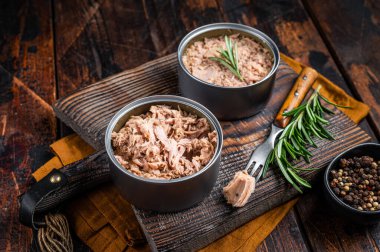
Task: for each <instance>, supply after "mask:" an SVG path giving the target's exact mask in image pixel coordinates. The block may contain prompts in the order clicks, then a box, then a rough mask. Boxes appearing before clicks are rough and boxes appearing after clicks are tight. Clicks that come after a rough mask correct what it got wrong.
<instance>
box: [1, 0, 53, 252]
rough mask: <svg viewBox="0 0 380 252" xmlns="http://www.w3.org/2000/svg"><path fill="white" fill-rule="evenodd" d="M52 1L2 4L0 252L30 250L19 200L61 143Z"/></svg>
mask: <svg viewBox="0 0 380 252" xmlns="http://www.w3.org/2000/svg"><path fill="white" fill-rule="evenodd" d="M50 10H51V6H50V2H49V1H39V0H38V1H22V0H15V1H2V2H1V3H0V184H1V191H0V209H1V215H0V250H1V251H27V250H28V248H29V246H30V242H31V230H30V229H28V228H26V227H24V226H22V225H21V224H20V223H19V222H18V201H17V196H18V195H19V194H20V193H21V192H23V191H25V189H26V187H27V184H28V180H29V178H30V174H31V171H32V170H34V169H36V168H37V167H39V166H40V165H42V164H43V163H44V162H46V161H47V160H48V159H49V158H50V157H51V156H50V153H49V147H48V144H49V143H50V142H52V141H54V140H55V139H56V119H55V117H54V113H53V110H52V108H51V106H50V105H51V103H52V102H54V101H55V78H54V49H53V35H52V34H53V33H52V29H51V25H52V16H51V11H50Z"/></svg>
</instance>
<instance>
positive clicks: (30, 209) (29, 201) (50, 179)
mask: <svg viewBox="0 0 380 252" xmlns="http://www.w3.org/2000/svg"><path fill="white" fill-rule="evenodd" d="M67 183H68V178H67V176H66V175H65V174H63V173H62V172H60V171H59V170H57V169H54V170H52V171H51V172H50V173H49V174H48V175H47V176H45V177H44V178H43V179H41V180H40V181H38V183H35V184H33V185H32V186H31V188H30V189H29V190H28V191H27V192H25V193H24V194H22V195H21V196H20V198H19V203H20V212H19V219H20V222H21V223H22V224H24V225H26V226H29V227H32V228H34V229H36V230H37V229H38V227H41V226H44V225H45V221H44V218H43V215H42V213H36V208H37V206H38V204H40V203H41V202H42V201H43V200H44V199H45V197H47V196H48V195H49V194H51V193H53V192H54V191H56V190H58V189H60V188H61V187H62V186H64V185H65V184H67ZM40 214H41V215H40Z"/></svg>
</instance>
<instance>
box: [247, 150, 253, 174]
mask: <svg viewBox="0 0 380 252" xmlns="http://www.w3.org/2000/svg"><path fill="white" fill-rule="evenodd" d="M254 162H255V158H254V155H253V153H252V155H251V157H250V159H249V161H248V163H247V166H246V167H245V170H246V171H247V172H248V170H249V168H250V167H251V165H252V164H253V163H254Z"/></svg>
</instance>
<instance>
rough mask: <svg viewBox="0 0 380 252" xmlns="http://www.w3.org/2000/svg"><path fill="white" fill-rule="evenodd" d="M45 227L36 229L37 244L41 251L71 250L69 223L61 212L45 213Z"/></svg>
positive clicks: (59, 251)
mask: <svg viewBox="0 0 380 252" xmlns="http://www.w3.org/2000/svg"><path fill="white" fill-rule="evenodd" d="M45 222H46V227H42V228H40V229H38V245H39V247H40V249H41V251H43V252H45V251H46V252H72V251H73V242H72V239H71V235H70V229H69V223H68V221H67V219H66V217H65V216H64V215H63V214H47V215H46V216H45Z"/></svg>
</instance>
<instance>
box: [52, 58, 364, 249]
mask: <svg viewBox="0 0 380 252" xmlns="http://www.w3.org/2000/svg"><path fill="white" fill-rule="evenodd" d="M296 77H297V74H296V73H295V72H294V71H293V70H292V69H291V68H290V67H289V66H288V65H287V64H285V63H284V62H281V64H280V67H279V70H278V73H277V77H276V82H275V86H274V90H273V93H272V97H271V99H270V101H269V102H268V104H267V106H266V108H265V109H264V110H263V111H262V112H261V113H260V114H258V115H256V116H253V117H250V118H246V119H244V120H237V121H228V122H227V121H226V122H221V124H222V127H223V134H224V146H223V153H222V163H221V167H220V173H219V176H218V180H217V182H216V185H215V187H214V189H213V191H212V192H211V194H210V195H209V197H207V198H206V199H205V200H204V201H203V202H201V203H200V204H199V205H197V206H195V207H193V208H191V209H188V210H186V211H182V212H178V213H170V214H157V213H155V212H151V211H143V210H139V209H134V210H135V213H136V216H137V219H138V221H139V222H140V224H141V227H142V229H143V230H144V232H145V235H146V237H147V239H148V242H149V244H150V246H151V248H152V249H153V250H160V251H165V250H185V251H187V250H195V249H198V248H201V247H204V246H205V245H207V244H209V243H211V242H212V241H214V240H216V239H218V238H220V237H222V236H223V235H225V234H227V233H228V232H230V231H232V230H234V229H236V228H237V227H239V226H241V225H243V224H244V223H246V222H248V221H249V220H252V219H254V218H255V217H257V216H259V215H261V214H263V213H264V212H266V211H268V210H270V209H272V208H274V207H276V206H279V205H280V204H282V203H284V202H286V201H288V200H290V199H291V198H293V197H295V196H296V195H297V194H298V193H297V192H296V191H295V190H294V189H293V188H291V187H289V185H288V184H287V183H286V181H285V180H284V179H283V177H282V175H281V174H280V173H279V171H278V170H277V169H276V168H274V169H270V171H269V172H268V175H267V176H266V178H264V179H262V180H261V181H260V182H258V183H257V186H256V191H255V193H254V195H253V196H252V197H251V198H250V200H249V202H248V203H247V205H246V206H244V207H243V208H237V209H235V208H232V207H230V206H228V205H227V204H226V202H225V200H224V198H223V196H222V188H223V186H225V185H226V184H227V183H228V181H229V180H230V179H231V178H232V177H233V175H234V173H235V172H236V171H238V170H242V169H244V167H245V164H246V162H247V161H248V158H249V155H250V153H251V152H252V150H254V149H255V148H256V147H257V146H258V145H259V144H261V143H262V142H263V141H264V140H265V139H266V136H267V135H268V133H269V129H270V125H271V122H272V121H273V119H274V116H275V114H276V112H277V110H278V109H279V108H280V106H281V104H282V102H283V101H284V99H285V98H286V96H287V94H288V92H289V90H290V89H291V87H292V85H293V83H294V81H295V79H296ZM177 93H178V91H177V62H176V55H174V54H172V55H169V56H166V57H164V58H161V59H158V60H155V61H151V62H149V63H146V64H144V65H142V66H140V67H137V68H135V69H132V70H128V71H124V72H122V73H120V74H117V75H114V76H111V77H109V78H107V79H104V80H103V81H100V82H97V83H94V84H92V85H90V86H87V87H85V88H83V89H80V90H78V91H76V92H75V93H73V94H71V95H69V96H67V97H65V98H62V99H60V100H58V102H57V103H56V104H55V106H54V110H55V112H56V114H57V116H58V117H59V118H60V119H61V120H62V121H64V122H65V123H66V124H68V125H69V126H70V127H72V128H73V129H74V130H75V131H76V132H77V133H78V134H79V135H80V136H81V137H83V138H84V139H85V140H86V141H87V142H88V143H90V144H91V145H92V146H93V147H95V148H96V149H98V150H102V149H103V148H104V147H103V146H104V142H103V141H104V140H103V139H104V133H105V128H106V127H107V124H108V122H109V120H110V119H111V117H112V116H113V115H114V114H115V112H116V111H118V110H119V109H120V108H122V107H123V106H125V105H126V104H127V103H129V102H131V101H133V100H135V99H137V98H140V97H144V96H149V95H154V94H177ZM226 102H232V101H226ZM335 111H336V112H337V113H336V114H335V115H334V116H332V117H331V118H330V120H331V124H330V125H329V126H328V128H329V130H330V131H331V132H332V133H333V134H334V136H335V138H336V140H335V141H332V142H330V141H325V140H323V141H321V140H316V143H317V144H318V146H319V148H318V149H312V148H311V149H310V150H311V152H312V153H313V154H314V156H313V158H312V159H311V163H310V164H306V163H305V162H303V161H298V162H296V165H297V166H302V167H305V168H306V167H314V168H324V167H325V166H326V164H327V163H328V162H329V161H331V159H333V158H334V157H335V156H336V155H337V154H338V153H340V152H342V151H344V150H345V149H348V148H350V147H351V146H353V145H356V144H359V143H363V142H366V141H368V140H369V139H370V137H369V136H368V135H367V134H366V133H365V132H364V131H363V130H361V129H360V128H359V127H358V126H357V125H355V124H354V123H353V122H352V121H351V120H350V119H349V118H348V117H346V116H345V115H344V114H343V113H341V112H340V111H338V110H335ZM102 155H105V154H102ZM317 173H318V171H313V172H306V173H305V174H304V176H306V177H307V179H308V180H313V178H314V177H315V176H316V175H317Z"/></svg>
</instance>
